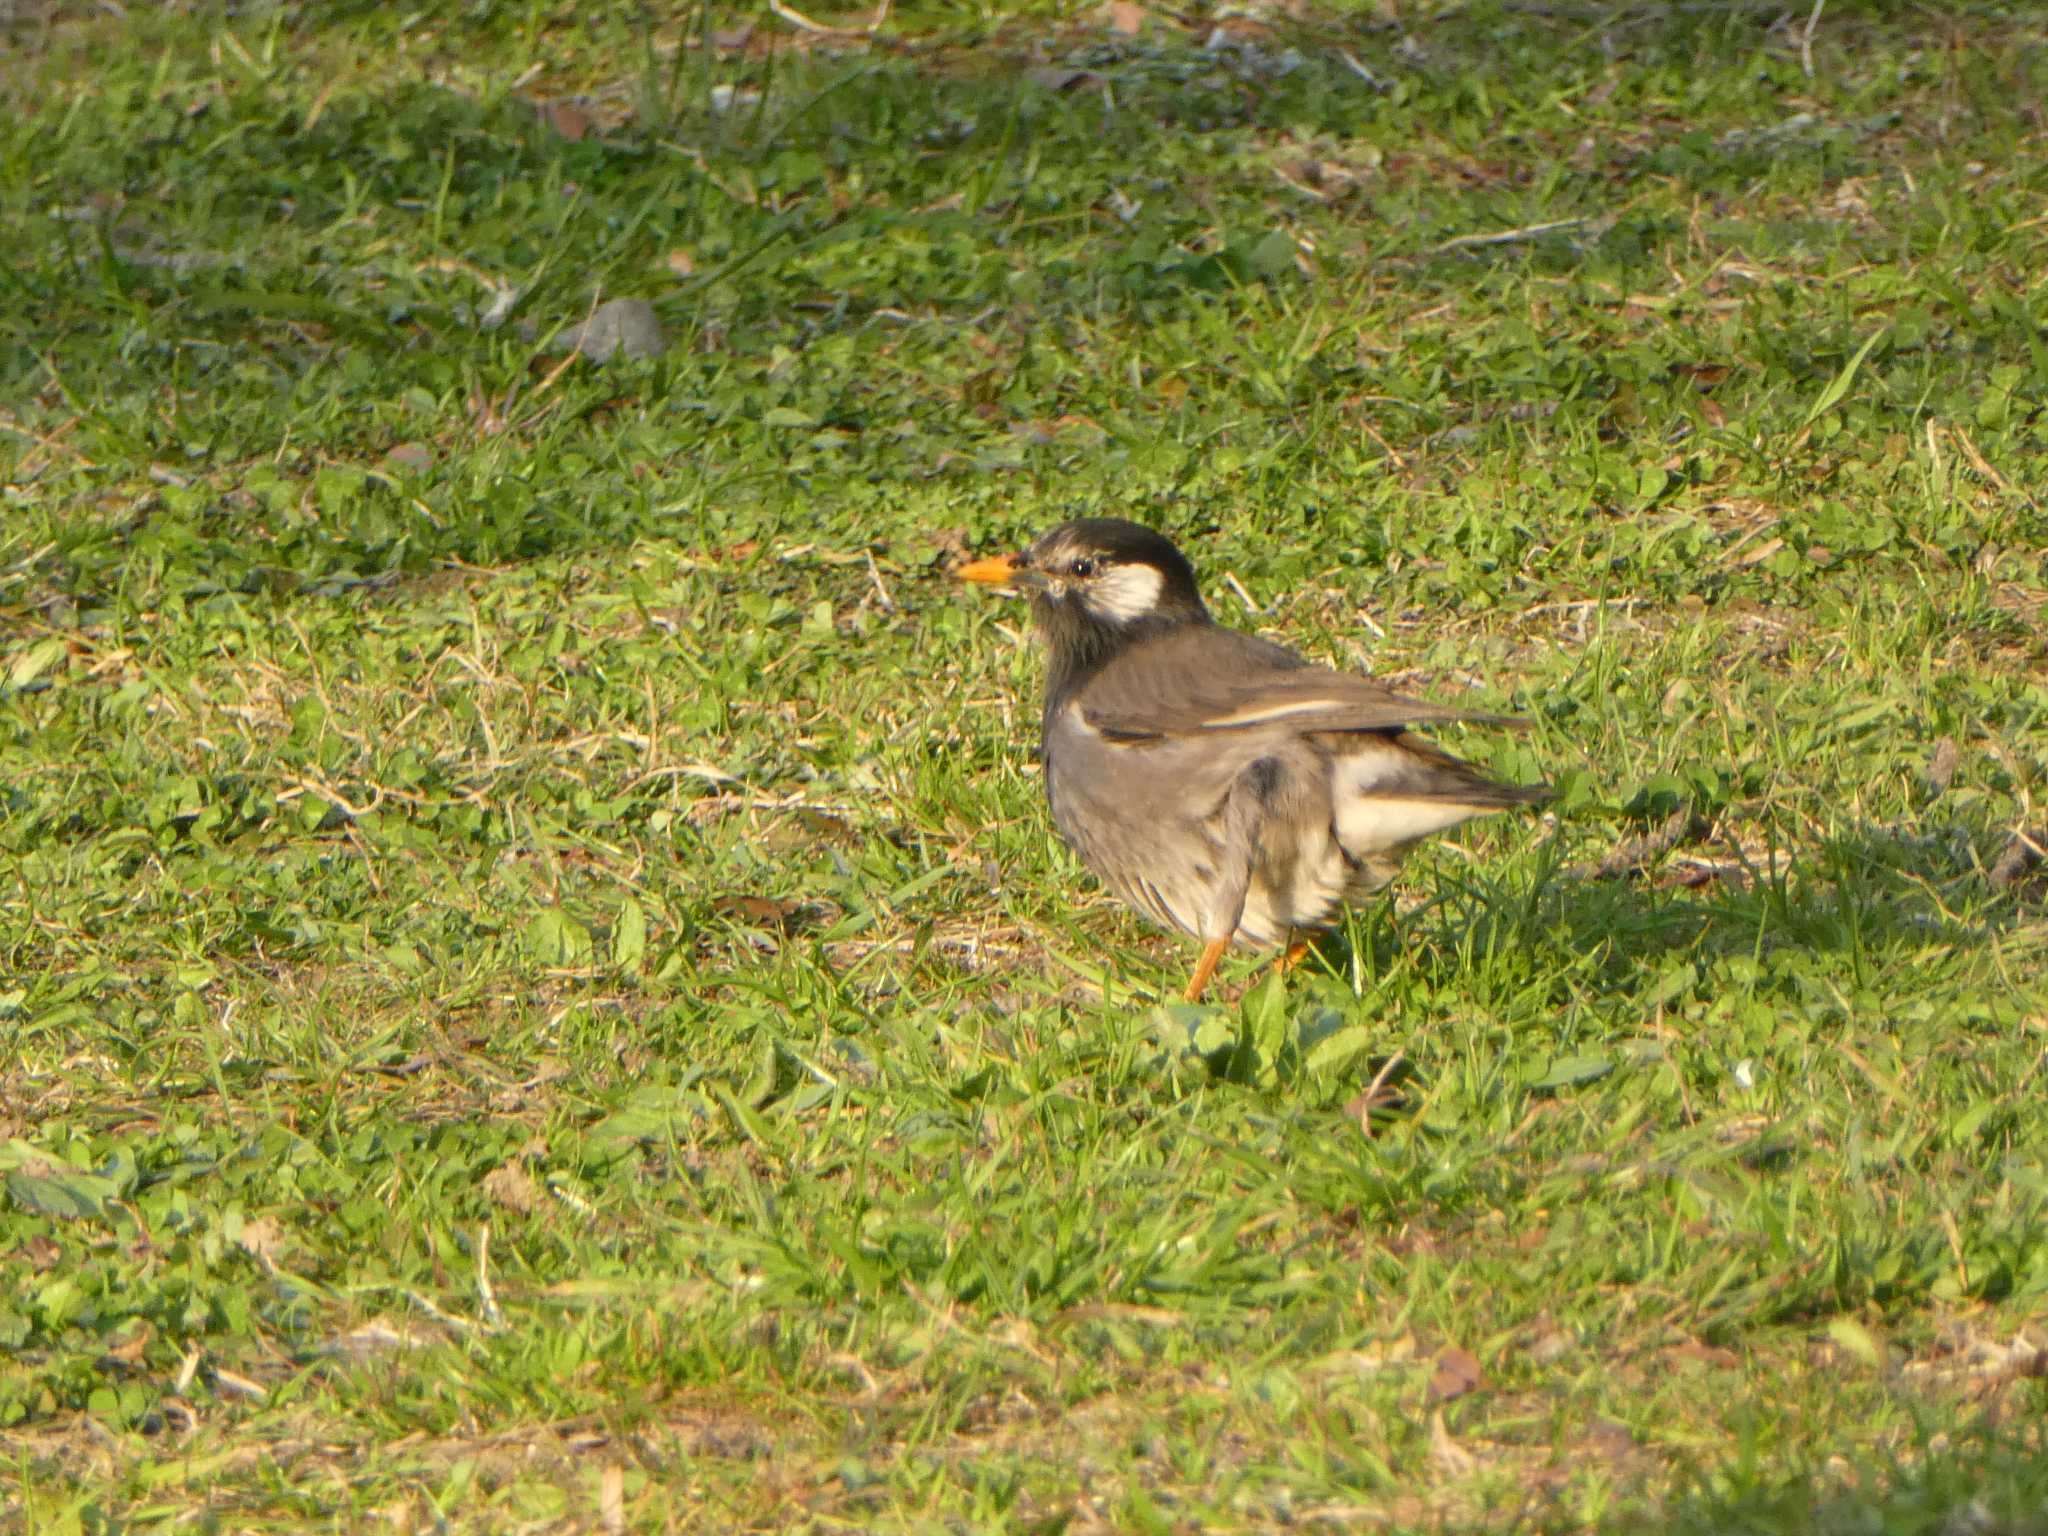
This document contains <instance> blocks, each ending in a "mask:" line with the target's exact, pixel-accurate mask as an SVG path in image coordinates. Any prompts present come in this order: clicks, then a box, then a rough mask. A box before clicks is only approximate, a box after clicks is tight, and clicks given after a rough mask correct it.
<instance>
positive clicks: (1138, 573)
mask: <svg viewBox="0 0 2048 1536" xmlns="http://www.w3.org/2000/svg"><path fill="white" fill-rule="evenodd" d="M1165 586H1166V578H1165V577H1164V576H1162V575H1160V574H1159V572H1158V570H1157V569H1155V568H1154V567H1152V566H1149V565H1113V566H1111V567H1110V568H1109V569H1108V570H1106V571H1104V572H1103V573H1102V574H1101V575H1100V576H1098V577H1096V578H1095V580H1094V581H1093V582H1092V583H1091V584H1090V585H1089V586H1088V588H1087V594H1088V606H1089V607H1090V608H1093V609H1094V610H1095V611H1096V612H1097V613H1099V614H1101V615H1102V616H1103V617H1104V618H1106V619H1114V620H1116V621H1117V622H1118V623H1119V624H1130V623H1134V622H1135V621H1137V620H1139V619H1142V618H1144V617H1145V616H1146V615H1147V614H1149V613H1150V612H1152V610H1153V609H1154V608H1156V607H1158V606H1159V594H1160V592H1161V591H1162V590H1164V588H1165Z"/></svg>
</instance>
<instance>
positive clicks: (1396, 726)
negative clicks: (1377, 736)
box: [1080, 625, 1519, 741]
mask: <svg viewBox="0 0 2048 1536" xmlns="http://www.w3.org/2000/svg"><path fill="white" fill-rule="evenodd" d="M1080 702H1081V713H1082V717H1083V718H1084V719H1085V720H1086V721H1087V722H1088V724H1089V725H1090V726H1091V727H1093V728H1094V729H1095V730H1097V731H1100V732H1101V733H1102V734H1103V735H1104V736H1107V737H1110V738H1112V739H1116V740H1123V741H1144V740H1149V739H1155V738H1158V737H1163V736H1200V735H1207V734H1211V733H1219V732H1237V731H1253V730H1271V729H1280V730H1285V731H1287V732H1289V733H1290V734H1305V733H1308V732H1314V731H1385V732H1390V733H1391V732H1399V731H1401V730H1403V729H1404V728H1406V727H1408V726H1411V725H1426V724H1429V723H1431V722H1434V721H1447V720H1463V721H1470V722H1475V723H1481V724H1493V725H1513V724H1518V723H1519V722H1518V721H1516V720H1515V719H1514V718H1513V717H1512V716H1505V715H1490V714H1479V713H1474V712H1473V711H1471V710H1464V709H1449V708H1446V707H1445V706H1443V705H1441V704H1430V703H1427V702H1425V701H1423V700H1421V699H1411V698H1406V697H1404V696H1403V695H1401V694H1398V693H1395V692H1394V691H1393V690H1392V689H1390V688H1384V687H1382V686H1380V684H1378V683H1375V682H1373V681H1372V680H1371V679H1369V678H1363V677H1355V676H1352V675H1350V674H1348V673H1344V672H1336V671H1333V670H1331V669H1330V668H1328V667H1319V666H1316V665H1314V664H1312V663H1310V662H1306V661H1304V660H1302V659H1301V657H1299V656H1297V655H1295V654H1294V652H1292V651H1290V650H1287V649H1286V648H1285V647H1283V646H1278V645H1275V644H1273V643H1272V642H1271V641H1269V640H1262V639H1260V638H1259V637H1258V636H1256V635H1247V634H1243V633H1240V632H1239V631H1237V630H1234V629H1224V628H1222V627H1220V626H1216V625H1202V626H1200V627H1189V628H1185V629H1178V630H1173V631H1169V632H1168V633H1166V634H1163V635H1160V636H1158V637H1157V638H1156V639H1152V640H1148V641H1143V642H1141V643H1139V644H1138V645H1135V646H1133V647H1131V648H1130V649H1129V650H1127V651H1125V652H1124V653H1123V654H1122V655H1120V656H1118V657H1117V658H1116V659H1115V660H1114V661H1112V662H1111V663H1110V664H1109V665H1108V666H1106V667H1104V668H1103V669H1102V671H1101V672H1099V673H1097V674H1096V676H1095V677H1093V678H1092V679H1090V680H1089V682H1088V685H1087V687H1086V688H1085V690H1084V691H1083V693H1082V696H1081V701H1080Z"/></svg>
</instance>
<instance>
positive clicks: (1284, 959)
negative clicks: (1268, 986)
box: [1273, 937, 1316, 976]
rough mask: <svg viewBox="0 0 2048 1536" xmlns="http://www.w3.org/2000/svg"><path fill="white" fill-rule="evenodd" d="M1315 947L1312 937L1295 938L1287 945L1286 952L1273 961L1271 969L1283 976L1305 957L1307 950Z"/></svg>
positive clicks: (1306, 956)
mask: <svg viewBox="0 0 2048 1536" xmlns="http://www.w3.org/2000/svg"><path fill="white" fill-rule="evenodd" d="M1315 947H1316V941H1315V939H1314V938H1312V937H1311V938H1306V939H1296V940H1295V941H1294V942H1293V943H1292V944H1289V945H1288V946H1287V950H1286V952H1285V953H1284V954H1282V955H1281V956H1280V958H1279V959H1278V960H1275V961H1274V962H1273V969H1274V970H1276V971H1278V972H1279V973H1280V974H1281V975H1282V976H1285V975H1286V974H1287V973H1288V972H1289V971H1291V970H1293V969H1294V968H1295V967H1296V966H1297V965H1299V964H1301V962H1302V961H1303V960H1305V959H1307V958H1308V953H1309V951H1310V950H1312V949H1314V948H1315Z"/></svg>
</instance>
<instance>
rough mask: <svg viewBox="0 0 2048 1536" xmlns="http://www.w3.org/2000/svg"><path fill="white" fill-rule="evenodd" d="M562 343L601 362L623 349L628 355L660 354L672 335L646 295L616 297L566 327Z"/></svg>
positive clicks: (559, 343)
mask: <svg viewBox="0 0 2048 1536" xmlns="http://www.w3.org/2000/svg"><path fill="white" fill-rule="evenodd" d="M558 345H559V346H560V347H561V348H562V350H564V351H576V352H581V353H582V354H583V355H584V356H585V357H587V358H589V359H590V360H591V361H592V362H594V363H601V362H604V361H605V360H606V359H607V358H609V357H611V356H612V355H613V354H615V353H619V352H623V353H625V355H626V356H628V357H659V356H660V355H661V354H662V353H663V352H665V351H667V350H668V336H667V335H666V334H665V333H664V332H663V331H662V328H661V321H660V319H659V318H657V317H656V315H655V313H654V306H653V305H652V304H650V303H648V302H647V301H646V300H645V299H613V300H611V301H610V302H609V303H606V304H600V305H598V307H597V308H596V310H594V311H593V312H592V314H591V316H590V318H589V319H588V320H585V321H584V322H583V323H582V324H581V325H572V326H570V327H569V328H568V329H567V330H565V331H563V332H562V335H561V339H560V341H559V342H558Z"/></svg>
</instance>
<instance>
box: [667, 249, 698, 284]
mask: <svg viewBox="0 0 2048 1536" xmlns="http://www.w3.org/2000/svg"><path fill="white" fill-rule="evenodd" d="M662 261H663V264H664V265H666V266H667V267H668V269H669V271H671V272H673V273H675V275H676V276H677V277H689V276H691V275H693V274H694V273H695V272H696V270H697V262H696V260H695V258H694V257H692V256H691V255H690V253H689V252H688V251H686V250H684V249H682V247H680V246H678V247H677V248H676V249H675V250H672V251H670V252H669V253H668V255H666V256H664V257H663V258H662Z"/></svg>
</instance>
